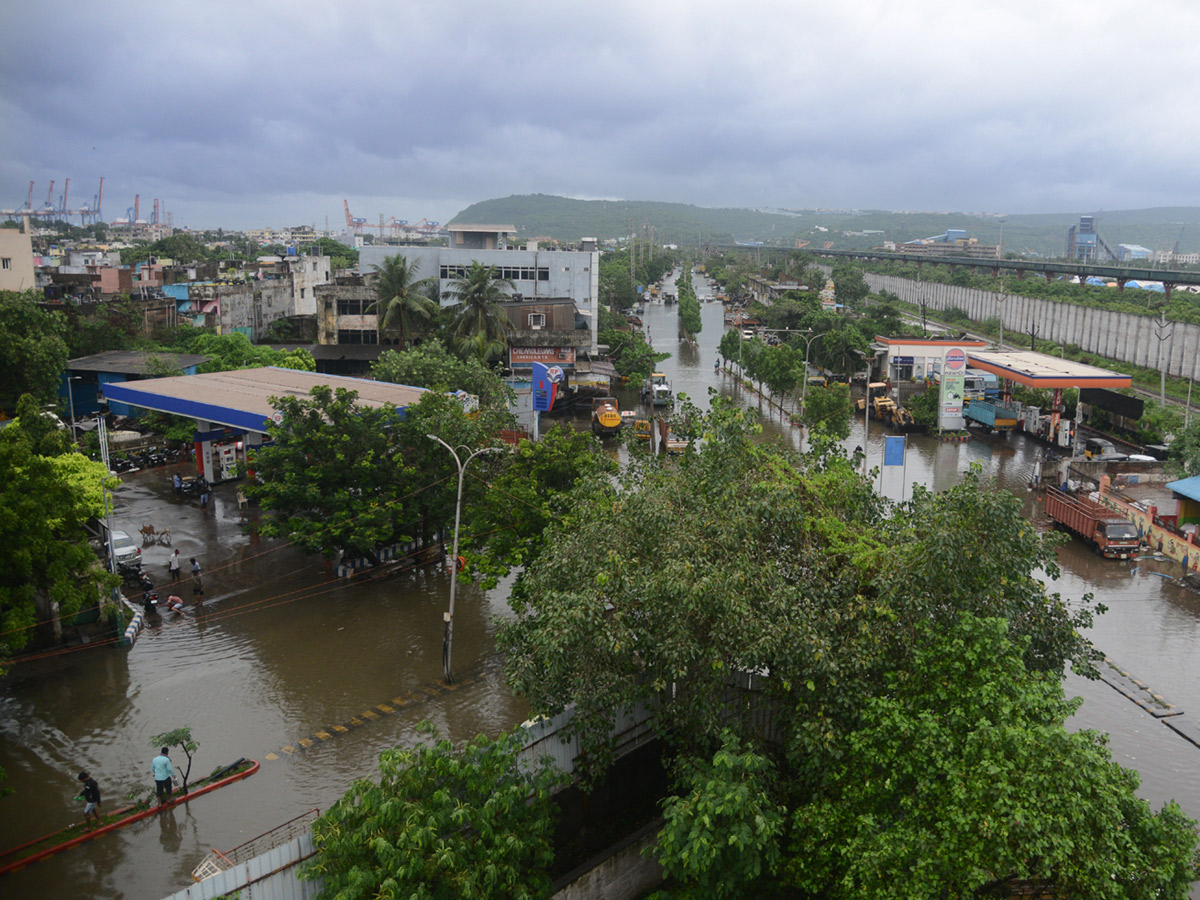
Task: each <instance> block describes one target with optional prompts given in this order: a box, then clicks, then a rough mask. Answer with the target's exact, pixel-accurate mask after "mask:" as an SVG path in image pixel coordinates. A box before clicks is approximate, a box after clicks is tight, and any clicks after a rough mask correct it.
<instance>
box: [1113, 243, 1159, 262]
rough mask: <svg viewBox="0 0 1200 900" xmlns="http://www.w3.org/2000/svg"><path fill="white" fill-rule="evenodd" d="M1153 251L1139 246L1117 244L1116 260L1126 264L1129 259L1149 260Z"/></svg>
mask: <svg viewBox="0 0 1200 900" xmlns="http://www.w3.org/2000/svg"><path fill="white" fill-rule="evenodd" d="M1153 255H1154V254H1153V251H1151V250H1150V248H1148V247H1143V246H1142V245H1141V244H1117V259H1119V260H1120V261H1121V262H1126V261H1127V260H1131V259H1149V258H1150V257H1151V256H1153Z"/></svg>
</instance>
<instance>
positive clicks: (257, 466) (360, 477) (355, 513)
mask: <svg viewBox="0 0 1200 900" xmlns="http://www.w3.org/2000/svg"><path fill="white" fill-rule="evenodd" d="M357 399H358V395H357V393H356V392H354V391H349V390H346V389H345V388H337V389H336V390H335V389H331V388H329V387H328V386H326V385H319V386H317V387H314V388H313V389H312V393H311V397H308V398H302V397H287V396H285V397H280V398H277V399H276V401H275V403H274V404H273V405H274V407H275V410H276V411H277V412H278V413H279V414H280V415H281V416H282V421H281V422H279V423H278V424H272V425H271V426H270V437H271V441H272V442H271V444H269V445H268V446H266V447H263V448H262V449H260V450H259V451H258V452H257V453H256V454H255V455H254V459H253V461H252V466H253V468H254V471H255V474H256V476H257V477H256V479H255V480H254V481H252V482H250V483H248V484H247V487H246V492H247V493H248V494H249V495H250V497H252V498H253V499H254V500H255V501H256V502H257V503H259V504H261V506H262V507H263V509H264V510H265V512H266V514H265V515H264V516H263V518H262V520H261V521H260V523H259V528H260V530H261V531H262V533H263V534H266V535H267V536H270V537H290V538H291V539H292V540H295V541H296V542H297V543H299V544H300V545H301V546H303V547H305V548H306V549H308V550H313V551H320V552H321V553H323V554H325V555H326V556H333V555H334V554H335V553H337V552H338V551H344V552H346V553H348V554H350V555H352V556H357V555H360V554H363V553H372V552H374V550H375V549H376V547H378V546H380V545H382V544H385V543H387V542H389V541H391V540H392V539H393V538H396V537H398V536H399V535H401V534H402V533H403V526H404V524H405V509H404V507H403V505H402V504H400V503H398V502H396V499H397V492H396V489H395V486H396V483H397V481H398V475H397V471H396V470H397V468H398V465H399V461H398V460H397V459H396V447H395V445H394V442H393V440H392V437H393V428H394V426H395V423H396V422H397V421H398V420H399V414H398V412H397V411H396V410H395V409H394V408H393V407H389V406H384V407H370V406H360V405H358V404H357V403H356V402H355V401H356V400H357Z"/></svg>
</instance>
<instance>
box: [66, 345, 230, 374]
mask: <svg viewBox="0 0 1200 900" xmlns="http://www.w3.org/2000/svg"><path fill="white" fill-rule="evenodd" d="M152 359H156V360H158V361H159V363H161V364H162V365H165V366H167V367H168V368H172V369H186V368H189V367H190V366H198V365H200V363H202V362H207V361H208V357H207V356H198V355H196V354H195V353H147V352H144V351H140V350H109V351H108V352H106V353H96V354H93V355H92V356H81V357H79V358H78V359H72V360H68V361H67V368H68V369H72V370H74V371H76V372H123V373H126V374H130V375H153V374H154V371H152V370H151V366H150V360H152Z"/></svg>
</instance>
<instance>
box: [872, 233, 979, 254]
mask: <svg viewBox="0 0 1200 900" xmlns="http://www.w3.org/2000/svg"><path fill="white" fill-rule="evenodd" d="M889 244H890V246H889ZM889 244H885V245H884V246H885V247H887V249H894V250H899V251H900V252H902V253H921V254H925V255H927V256H966V257H968V258H971V259H999V258H1000V245H999V244H981V243H979V240H978V239H977V238H969V237H967V232H966V230H965V229H963V228H947V229H946V232H945V233H944V234H937V235H934V236H933V237H927V238H918V239H917V240H914V241H905V242H904V243H903V244H899V245H897V244H894V243H891V242H889Z"/></svg>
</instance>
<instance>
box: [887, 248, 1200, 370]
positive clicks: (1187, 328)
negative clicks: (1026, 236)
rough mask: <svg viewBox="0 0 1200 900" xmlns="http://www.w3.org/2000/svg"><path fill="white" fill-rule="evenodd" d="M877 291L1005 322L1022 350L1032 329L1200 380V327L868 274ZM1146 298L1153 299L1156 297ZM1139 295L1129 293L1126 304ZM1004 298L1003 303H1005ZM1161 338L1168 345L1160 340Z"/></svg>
mask: <svg viewBox="0 0 1200 900" xmlns="http://www.w3.org/2000/svg"><path fill="white" fill-rule="evenodd" d="M863 277H864V278H865V280H866V282H867V285H868V286H869V287H870V288H871V292H872V293H874V294H878V293H879V292H880V291H889V292H890V293H893V294H895V295H896V296H897V297H899V298H900V299H901V300H903V301H904V302H905V303H913V304H917V305H919V304H920V303H921V302H922V301H924V302H925V303H927V304H928V306H929V308H930V309H937V310H946V309H950V308H952V307H958V308H959V309H961V310H963V311H964V312H966V314H967V315H968V316H970V317H971V319H972V321H975V322H982V321H984V320H985V319H993V318H995V319H998V318H1001V317H1003V321H1004V331H1005V338H1006V343H1008V344H1014V345H1018V346H1019V345H1020V344H1021V341H1022V340H1023V339H1028V337H1029V331H1030V328H1031V327H1033V328H1036V329H1037V336H1038V339H1039V340H1043V341H1054V342H1056V343H1059V344H1074V345H1076V346H1077V347H1079V348H1080V349H1081V350H1083V351H1084V352H1085V353H1094V354H1096V355H1097V356H1103V357H1107V358H1108V359H1115V360H1120V361H1122V362H1127V363H1132V364H1134V365H1137V366H1144V367H1145V368H1148V369H1160V368H1166V371H1167V374H1168V375H1174V376H1176V377H1179V378H1196V377H1197V376H1198V375H1200V325H1193V324H1191V323H1187V322H1167V324H1166V327H1165V328H1164V327H1163V325H1162V322H1161V321H1160V320H1159V319H1157V318H1154V317H1151V316H1138V315H1134V314H1133V313H1127V312H1117V311H1115V310H1109V309H1104V308H1103V307H1095V306H1082V305H1080V304H1078V303H1062V302H1060V301H1057V300H1042V299H1039V298H1037V297H1024V296H1021V295H1019V294H1003V295H1002V294H1000V293H998V292H996V291H983V290H979V289H978V288H965V287H959V286H957V285H952V284H940V283H937V282H932V281H913V280H912V279H909V278H900V277H898V276H895V275H878V274H875V273H873V272H864V273H863ZM1143 293H1145V295H1146V297H1147V298H1148V299H1149V298H1151V297H1155V298H1156V297H1157V295H1156V294H1150V293H1148V292H1143ZM1136 296H1139V295H1138V294H1137V293H1136V292H1134V293H1131V292H1130V291H1125V292H1124V294H1123V299H1126V300H1128V299H1130V298H1131V297H1136ZM1001 297H1003V298H1004V299H1003V302H1001ZM1160 333H1161V334H1162V337H1163V338H1164V339H1163V340H1159V336H1160Z"/></svg>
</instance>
